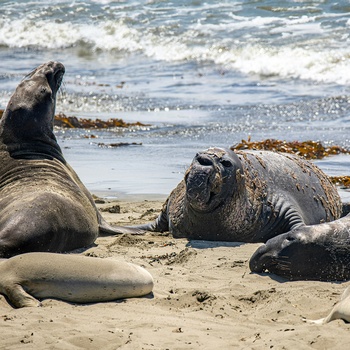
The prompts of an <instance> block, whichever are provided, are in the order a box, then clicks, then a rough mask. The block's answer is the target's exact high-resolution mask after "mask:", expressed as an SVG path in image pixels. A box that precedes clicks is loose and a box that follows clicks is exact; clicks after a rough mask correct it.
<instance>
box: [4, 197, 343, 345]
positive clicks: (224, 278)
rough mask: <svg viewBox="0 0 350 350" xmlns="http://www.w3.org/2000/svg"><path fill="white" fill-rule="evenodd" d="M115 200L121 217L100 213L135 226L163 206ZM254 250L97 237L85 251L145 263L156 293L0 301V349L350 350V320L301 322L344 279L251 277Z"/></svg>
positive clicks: (326, 304) (316, 312)
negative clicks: (19, 303) (34, 304)
mask: <svg viewBox="0 0 350 350" xmlns="http://www.w3.org/2000/svg"><path fill="white" fill-rule="evenodd" d="M116 205H119V206H120V213H119V214H115V213H109V212H103V215H104V216H105V217H106V219H107V220H108V221H109V222H110V223H115V224H116V223H118V224H130V223H131V224H134V223H140V222H146V221H149V220H152V219H153V218H155V217H156V215H157V213H158V212H159V210H160V208H161V206H162V202H161V201H154V202H152V201H141V202H120V203H106V204H101V205H99V207H100V208H112V209H113V208H115V206H116ZM117 209H118V207H117ZM112 211H113V210H112ZM117 211H118V210H117ZM258 246H259V244H239V243H220V242H204V241H190V242H189V241H187V240H185V239H174V238H172V237H171V236H167V235H163V236H162V235H153V234H147V235H145V236H138V237H136V236H128V235H126V236H119V237H102V238H99V239H98V240H97V241H96V246H94V247H91V248H89V249H88V250H86V251H85V252H83V254H88V255H91V256H96V257H101V258H104V257H116V258H118V259H125V260H127V261H130V262H134V263H137V264H140V265H142V266H144V267H145V268H147V269H148V271H150V272H151V274H152V275H153V277H154V280H155V287H154V295H153V296H152V297H147V298H137V299H128V300H123V301H116V302H109V303H99V304H89V305H73V304H69V303H66V302H63V301H58V300H52V299H47V300H44V301H43V306H42V307H39V308H23V309H13V308H12V307H11V306H9V305H8V304H7V302H6V300H5V299H4V297H1V299H0V325H1V328H0V330H1V331H0V349H6V350H7V349H16V350H17V349H38V350H40V349H65V350H68V349H106V350H107V349H152V350H153V349H154V350H157V349H162V350H163V349H170V350H174V349H293V350H294V349H298V350H300V349H345V348H348V346H349V344H350V332H349V328H350V325H349V324H346V323H344V322H343V321H341V320H336V321H333V322H331V323H329V324H326V325H314V324H307V323H304V322H303V321H302V317H306V318H308V319H315V318H321V317H323V316H326V314H327V313H328V312H329V311H330V310H331V308H332V307H333V305H334V304H335V303H336V302H337V301H338V300H339V297H340V295H341V293H342V291H343V290H344V289H345V287H346V286H347V285H348V283H343V284H337V283H324V282H303V281H302V282H286V281H284V280H280V279H278V278H276V277H274V276H272V275H264V276H261V275H256V274H251V273H250V271H249V268H248V261H249V258H250V256H251V255H252V253H253V252H254V251H255V250H256V248H257V247H258Z"/></svg>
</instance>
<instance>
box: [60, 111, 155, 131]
mask: <svg viewBox="0 0 350 350" xmlns="http://www.w3.org/2000/svg"><path fill="white" fill-rule="evenodd" d="M54 125H55V126H57V127H61V128H79V129H109V128H129V127H131V126H148V125H147V124H142V123H140V122H136V123H127V122H125V121H124V120H123V119H118V118H110V119H107V120H101V119H98V118H97V119H89V118H77V117H74V116H73V117H68V116H66V115H65V114H63V113H61V114H58V115H56V116H55V120H54Z"/></svg>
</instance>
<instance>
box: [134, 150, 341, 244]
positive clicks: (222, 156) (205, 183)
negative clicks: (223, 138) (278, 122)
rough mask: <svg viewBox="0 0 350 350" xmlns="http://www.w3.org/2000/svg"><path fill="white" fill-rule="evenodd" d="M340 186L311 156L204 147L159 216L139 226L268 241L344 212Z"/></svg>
mask: <svg viewBox="0 0 350 350" xmlns="http://www.w3.org/2000/svg"><path fill="white" fill-rule="evenodd" d="M341 211H342V205H341V201H340V198H339V195H338V192H337V190H336V188H335V186H334V185H333V184H332V183H331V182H330V181H329V179H328V177H327V176H326V175H325V174H324V173H323V172H322V171H321V170H320V169H319V168H317V167H316V166H315V165H313V164H312V163H311V162H309V161H307V160H304V159H302V158H300V157H298V156H295V155H290V154H282V153H276V152H270V151H237V152H234V151H232V150H230V149H223V148H209V149H208V150H205V151H203V152H199V153H198V154H197V155H196V156H195V157H194V159H193V162H192V164H191V166H190V167H189V169H188V170H187V171H186V174H185V177H184V180H183V181H181V182H180V184H179V185H178V186H177V187H176V188H175V189H174V190H173V192H172V193H171V194H170V196H169V197H168V199H167V201H166V202H165V204H164V206H163V209H162V211H161V213H160V215H159V217H158V218H157V219H156V220H155V221H154V222H152V223H150V224H146V225H140V226H136V227H138V228H139V229H143V230H149V231H170V232H171V233H172V234H173V236H174V237H187V238H189V239H203V240H215V241H231V242H232V241H240V242H266V241H267V240H268V239H270V238H271V237H274V236H277V235H279V234H282V233H284V232H288V231H289V230H291V229H292V228H295V227H298V226H302V225H308V224H309V225H312V224H319V223H321V222H324V221H331V220H334V219H337V218H339V217H340V215H341Z"/></svg>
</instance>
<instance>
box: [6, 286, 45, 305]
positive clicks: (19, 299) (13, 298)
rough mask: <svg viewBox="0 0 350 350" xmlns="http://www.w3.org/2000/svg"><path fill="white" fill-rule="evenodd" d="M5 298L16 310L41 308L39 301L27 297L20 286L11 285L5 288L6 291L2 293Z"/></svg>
mask: <svg viewBox="0 0 350 350" xmlns="http://www.w3.org/2000/svg"><path fill="white" fill-rule="evenodd" d="M4 294H5V296H6V297H7V299H8V301H9V302H10V304H12V305H13V306H14V307H16V308H21V307H26V306H32V307H37V306H41V303H40V301H39V300H37V299H35V298H34V297H32V296H31V295H29V294H28V293H27V292H26V291H25V290H24V289H23V287H22V286H21V285H19V284H13V285H11V286H6V290H5V291H4Z"/></svg>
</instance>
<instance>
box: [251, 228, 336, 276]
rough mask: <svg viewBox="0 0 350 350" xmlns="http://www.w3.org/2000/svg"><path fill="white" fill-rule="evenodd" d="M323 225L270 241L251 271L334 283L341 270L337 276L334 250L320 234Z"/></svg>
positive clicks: (254, 258)
mask: <svg viewBox="0 0 350 350" xmlns="http://www.w3.org/2000/svg"><path fill="white" fill-rule="evenodd" d="M322 225H327V224H322ZM322 225H315V226H302V227H299V228H296V229H294V230H292V231H289V232H287V233H284V234H281V235H279V236H276V237H274V238H271V239H269V240H268V241H267V242H266V243H265V244H264V245H262V246H261V247H259V248H258V249H257V250H256V252H255V253H254V254H253V256H252V257H251V258H250V261H249V267H250V270H251V271H252V272H256V273H262V272H266V271H268V272H270V273H273V274H276V275H278V276H281V277H284V278H286V279H289V280H334V279H335V278H334V276H339V271H338V273H337V274H336V273H334V274H333V272H335V271H333V270H334V269H333V268H334V265H335V264H334V256H333V255H334V254H333V255H332V250H333V248H334V247H333V248H332V243H331V244H330V242H327V236H326V235H324V236H323V235H320V229H321V227H322ZM333 245H334V244H333ZM339 258H340V256H339Z"/></svg>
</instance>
